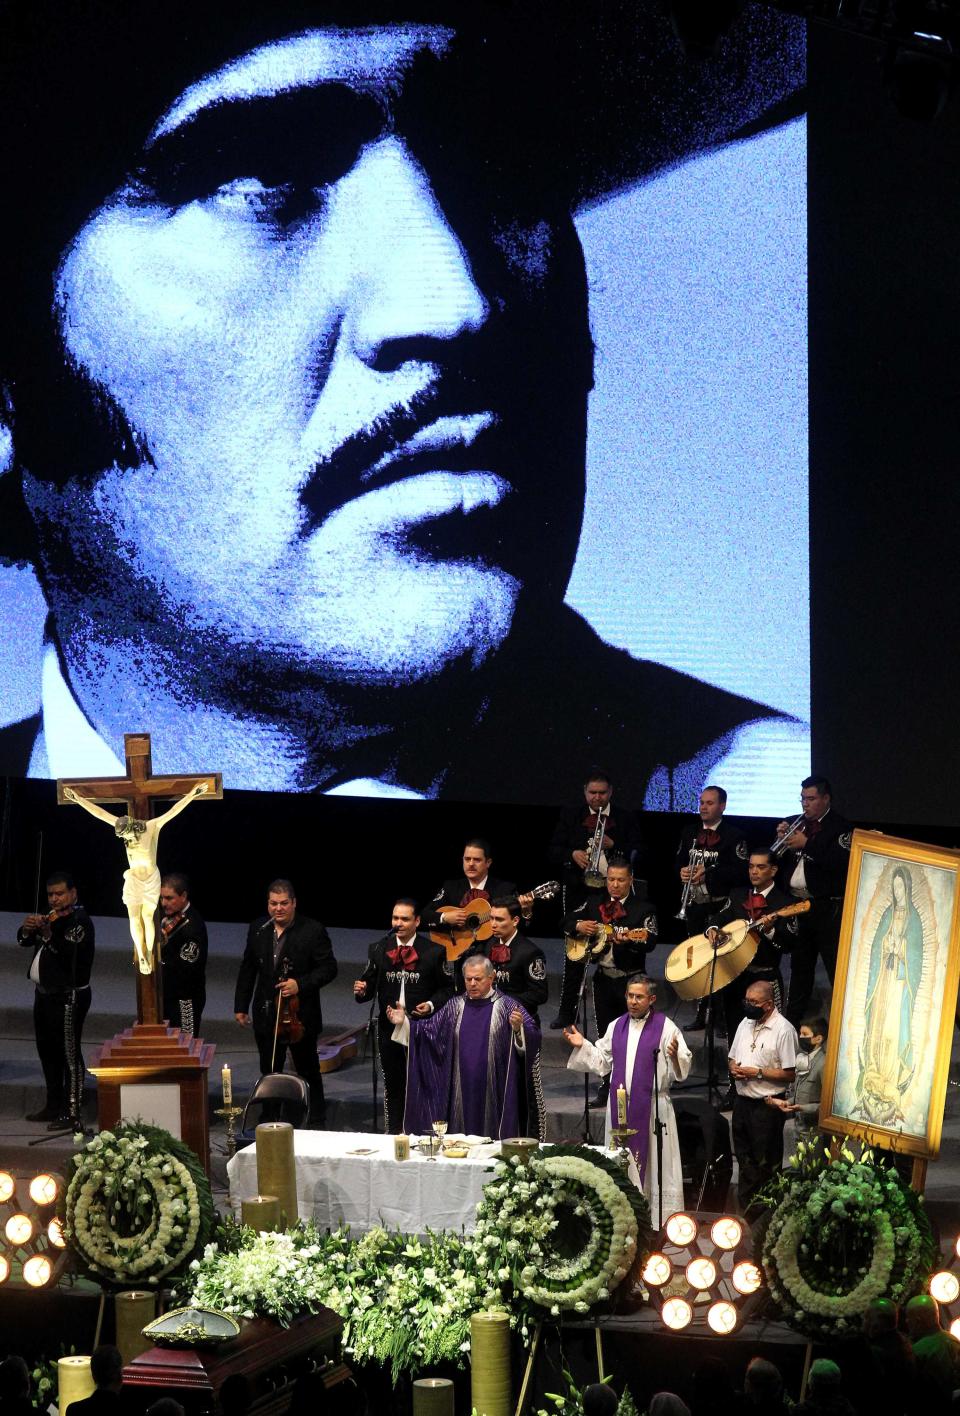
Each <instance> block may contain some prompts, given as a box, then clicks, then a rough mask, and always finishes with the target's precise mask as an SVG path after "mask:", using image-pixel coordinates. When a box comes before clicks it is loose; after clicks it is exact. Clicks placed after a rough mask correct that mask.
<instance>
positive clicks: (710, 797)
mask: <svg viewBox="0 0 960 1416" xmlns="http://www.w3.org/2000/svg"><path fill="white" fill-rule="evenodd" d="M726 805H727V794H726V792H725V791H724V789H723V787H716V786H709V787H704V789H703V791H702V792H701V793H700V819H699V821H698V820H697V819H696V818H694V819H693V820H692V821H691V822H690V823H689V824H688V825H687V826H686V827H685V828H684V831H683V834H682V835H681V837H680V844H679V845H678V847H677V865H676V869H677V874H678V876H679V879H680V889H681V897H682V905H681V912H680V914H679V915H678V916H677V918H678V919H680V920H682V922H683V926H684V931H685V934H686V937H688V938H689V937H690V936H691V935H694V934H702V933H703V932H704V930H705V929H706V927H707V920H708V919H710V918H711V916H713V915H715V914H716V913H717V910H718V909H720V908H721V906H722V905H723V902H724V901H725V900H726V899H727V898H728V897H729V895H730V891H731V890H733V889H734V887H735V886H738V885H746V883H747V841H746V837H745V836H744V834H743V832H742V831H738V830H737V828H736V826H734V825H733V823H732V822H730V821H727V819H726V818H725V816H724V814H723V813H724V811H725V810H726Z"/></svg>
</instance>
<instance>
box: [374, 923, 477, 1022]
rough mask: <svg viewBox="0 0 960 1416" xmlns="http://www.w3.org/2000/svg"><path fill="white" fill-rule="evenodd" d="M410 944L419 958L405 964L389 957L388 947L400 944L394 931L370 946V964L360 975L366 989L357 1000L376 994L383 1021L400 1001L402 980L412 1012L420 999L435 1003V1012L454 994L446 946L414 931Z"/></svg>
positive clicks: (420, 1001) (406, 1005)
mask: <svg viewBox="0 0 960 1416" xmlns="http://www.w3.org/2000/svg"><path fill="white" fill-rule="evenodd" d="M410 944H411V945H412V946H413V947H415V948H416V951H417V962H416V963H415V964H411V965H409V966H404V964H403V963H402V962H401V961H400V960H399V959H397V960H394V959H388V958H387V953H388V951H389V950H391V949H394V948H396V946H397V936H396V935H395V934H387V935H385V936H384V937H383V939H377V940H375V941H374V943H373V944H371V945H370V948H369V949H368V950H367V967H366V968H365V969H364V971H363V973H362V974H361V975H360V978H361V980H362V982H363V983H365V984H366V990H367V991H366V994H365V995H364V997H362V998H358V999H357V1002H358V1003H369V1002H370V999H371V998H372V997H373V996H374V994H375V995H376V999H377V1005H378V1009H379V1013H380V1021H381V1022H382V1023H384V1024H386V1023H387V1009H388V1008H395V1007H396V1005H397V1002H398V1001H399V998H400V985H401V983H402V984H403V997H404V1005H405V1007H406V1010H407V1012H408V1013H412V1012H413V1010H414V1008H415V1007H416V1006H417V1004H418V1003H432V1004H433V1010H434V1012H436V1011H437V1009H438V1008H442V1007H443V1005H444V1003H446V1002H447V1001H448V1000H449V999H451V998H452V997H453V981H452V979H451V978H450V975H449V974H448V973H447V971H446V969H445V967H444V966H445V964H446V962H447V955H446V952H445V950H443V949H441V947H440V945H439V944H434V943H433V941H432V940H430V939H428V938H427V936H426V935H425V934H415V935H414V937H413V939H412V940H411V941H410ZM391 1026H392V1024H391Z"/></svg>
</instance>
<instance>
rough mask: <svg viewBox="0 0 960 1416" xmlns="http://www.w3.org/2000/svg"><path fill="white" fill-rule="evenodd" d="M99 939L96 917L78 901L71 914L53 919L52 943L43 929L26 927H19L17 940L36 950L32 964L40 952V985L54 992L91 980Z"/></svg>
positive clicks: (66, 989)
mask: <svg viewBox="0 0 960 1416" xmlns="http://www.w3.org/2000/svg"><path fill="white" fill-rule="evenodd" d="M95 940H96V931H95V930H94V927H93V920H92V919H91V918H90V916H89V915H88V914H87V912H86V910H85V909H84V908H83V906H82V905H74V907H73V909H72V910H71V911H70V913H69V914H66V915H60V916H58V918H57V919H54V920H51V921H50V940H49V943H47V942H45V941H44V938H43V935H42V934H41V933H40V932H39V931H37V932H36V933H35V932H34V931H32V930H27V929H23V928H22V927H21V928H20V929H19V930H18V931H17V943H18V944H20V945H22V947H23V948H24V949H32V950H33V957H32V958H31V960H30V968H32V967H33V959H34V958H36V957H37V955H38V954H39V956H40V987H41V988H42V989H44V990H46V991H47V992H50V993H65V992H67V991H68V990H69V989H71V988H83V987H84V985H85V984H88V983H89V982H90V970H91V968H92V967H93V952H94V944H95ZM30 968H28V969H27V974H28V976H29V973H30Z"/></svg>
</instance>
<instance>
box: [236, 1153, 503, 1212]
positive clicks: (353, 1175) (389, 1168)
mask: <svg viewBox="0 0 960 1416" xmlns="http://www.w3.org/2000/svg"><path fill="white" fill-rule="evenodd" d="M393 1139H394V1138H393V1136H375V1135H371V1134H369V1133H365V1132H362V1131H359V1132H358V1131H295V1132H294V1134H293V1144H294V1158H295V1161H296V1167H297V1204H298V1207H299V1210H300V1218H301V1219H314V1220H316V1222H317V1224H318V1225H319V1226H320V1228H321V1229H328V1228H329V1229H336V1228H338V1227H339V1226H340V1225H349V1226H350V1228H351V1230H353V1232H354V1233H355V1234H364V1233H366V1231H367V1230H368V1229H374V1228H376V1226H377V1225H378V1224H383V1225H384V1226H386V1228H388V1229H401V1230H403V1231H405V1232H406V1233H408V1234H423V1233H425V1232H426V1230H427V1229H428V1228H429V1229H447V1230H459V1229H468V1230H469V1229H473V1227H474V1222H475V1218H476V1208H477V1204H478V1203H479V1200H480V1196H481V1193H482V1191H483V1187H484V1185H486V1184H487V1183H488V1182H489V1181H490V1180H492V1179H493V1169H494V1166H495V1165H496V1158H497V1154H498V1152H499V1150H500V1145H499V1142H494V1143H493V1144H492V1145H485V1146H477V1147H474V1148H471V1151H470V1154H469V1156H468V1157H467V1158H466V1159H465V1160H447V1159H445V1158H444V1157H443V1156H438V1157H437V1159H436V1160H430V1159H428V1158H427V1157H426V1156H421V1155H420V1154H418V1153H417V1152H416V1151H413V1150H411V1154H410V1159H409V1160H404V1161H397V1160H394V1158H393ZM358 1152H368V1153H367V1154H358ZM227 1177H228V1180H229V1183H230V1203H231V1205H232V1206H233V1209H234V1212H235V1213H236V1216H237V1218H238V1219H239V1217H240V1202H241V1200H242V1199H244V1198H246V1197H249V1196H251V1195H255V1194H256V1193H257V1151H256V1146H253V1145H251V1146H247V1147H246V1148H245V1149H244V1150H242V1151H238V1152H237V1154H236V1155H235V1156H234V1157H233V1158H232V1159H231V1160H230V1161H229V1163H228V1165H227Z"/></svg>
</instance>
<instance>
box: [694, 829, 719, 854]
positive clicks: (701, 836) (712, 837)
mask: <svg viewBox="0 0 960 1416" xmlns="http://www.w3.org/2000/svg"><path fill="white" fill-rule="evenodd" d="M719 840H720V832H719V831H714V829H713V827H712V826H704V828H703V830H702V831H699V832H698V833H697V845H698V846H699V847H700V849H701V850H704V849H707V850H712V849H713V847H714V846H715V845H716V844H717V842H718V841H719Z"/></svg>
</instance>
